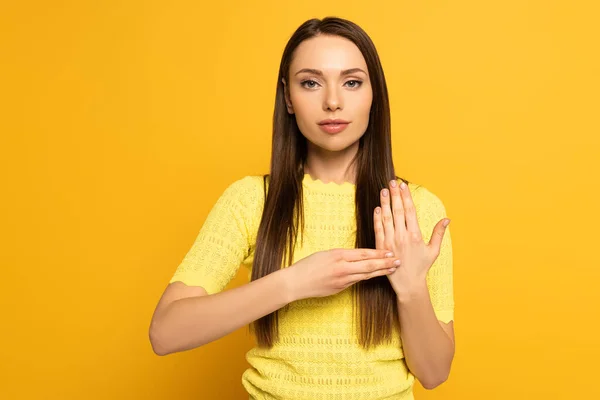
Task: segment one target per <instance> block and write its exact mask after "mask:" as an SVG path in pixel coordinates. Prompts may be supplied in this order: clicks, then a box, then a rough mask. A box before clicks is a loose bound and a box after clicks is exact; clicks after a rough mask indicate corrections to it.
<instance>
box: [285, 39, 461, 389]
mask: <svg viewBox="0 0 600 400" xmlns="http://www.w3.org/2000/svg"><path fill="white" fill-rule="evenodd" d="M355 68H359V69H361V70H362V71H363V72H352V73H351V74H349V75H344V74H342V71H345V70H350V69H355ZM303 69H316V70H319V71H322V75H317V74H315V73H312V72H302V71H301V70H303ZM289 80H290V81H289V82H286V81H285V79H283V80H282V82H283V84H284V87H285V94H286V96H285V98H286V103H287V111H288V112H289V113H290V114H295V116H296V122H297V124H298V127H299V129H300V131H301V133H302V135H303V136H304V137H305V138H306V139H307V143H308V157H307V163H306V165H305V172H307V173H308V174H310V175H311V177H312V178H315V179H320V180H321V181H323V182H325V183H327V182H335V183H338V184H341V183H343V182H351V183H355V176H356V171H355V170H354V167H353V165H351V160H352V158H353V157H354V156H355V155H356V152H357V151H358V143H359V139H360V138H361V136H362V135H363V134H364V133H365V131H366V129H367V126H368V124H369V111H370V108H371V104H372V101H373V91H372V87H371V82H370V79H369V75H368V71H367V64H366V61H365V59H364V57H363V56H362V53H361V52H360V50H359V49H358V47H357V46H356V45H355V44H354V43H352V42H351V41H349V40H347V39H345V38H342V37H338V36H329V35H320V36H317V37H314V38H311V39H309V40H306V41H304V42H303V43H302V44H300V45H299V46H298V48H297V49H296V52H295V55H294V59H293V61H292V63H291V65H290V71H289ZM326 118H341V119H345V120H347V121H350V124H349V125H348V127H347V128H346V129H345V130H344V131H343V132H341V133H338V134H336V135H330V134H328V133H326V132H323V131H322V130H321V129H320V128H319V126H318V125H317V123H318V122H319V121H321V120H323V119H326ZM386 190H387V192H386ZM384 193H386V195H384ZM392 209H393V210H392ZM374 212H375V222H376V223H375V231H376V237H377V243H378V247H377V248H378V249H379V248H386V249H389V250H392V251H393V252H394V254H396V255H400V256H399V257H400V258H401V259H402V264H401V266H400V267H399V268H398V269H397V271H396V272H394V273H393V274H392V275H389V276H388V278H389V279H390V283H391V284H392V287H393V288H394V290H395V291H396V293H397V294H398V308H399V311H400V315H401V317H400V320H401V324H402V326H403V327H404V328H403V334H402V341H403V347H404V351H405V356H406V361H407V365H408V366H409V368H410V369H411V371H412V372H413V373H414V374H415V376H416V377H417V378H418V379H419V381H420V382H421V383H422V384H423V386H424V387H425V388H427V389H432V388H434V387H436V386H438V385H439V384H441V383H442V382H444V381H445V380H446V379H447V377H448V374H449V372H450V366H451V363H452V359H453V357H454V348H455V346H454V322H453V321H450V322H449V323H447V324H446V323H444V322H442V321H438V320H437V319H436V318H435V314H434V311H433V307H432V305H431V301H430V300H429V293H428V289H427V285H426V281H425V277H426V276H427V272H428V271H429V268H430V267H431V265H432V264H433V262H434V261H435V259H436V258H437V255H438V254H439V246H440V245H441V240H442V237H443V234H444V232H445V228H444V227H443V226H442V222H443V220H440V221H439V222H438V224H437V225H436V227H435V228H434V233H433V235H432V240H431V241H430V244H425V243H424V242H423V240H422V237H421V231H420V228H419V225H418V223H417V220H416V213H415V210H414V204H413V202H412V198H411V196H410V191H409V190H402V191H401V190H400V187H399V186H398V185H397V184H396V182H395V181H391V182H390V186H389V188H382V192H381V207H378V208H377V209H376V210H374ZM424 333H425V334H424Z"/></svg>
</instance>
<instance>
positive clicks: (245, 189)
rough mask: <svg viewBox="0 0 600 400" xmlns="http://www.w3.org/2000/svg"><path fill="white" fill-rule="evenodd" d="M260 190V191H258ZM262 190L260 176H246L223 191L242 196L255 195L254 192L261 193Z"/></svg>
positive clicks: (261, 178)
mask: <svg viewBox="0 0 600 400" xmlns="http://www.w3.org/2000/svg"><path fill="white" fill-rule="evenodd" d="M259 189H260V190H259ZM262 189H263V176H262V175H246V176H243V177H241V178H238V179H236V180H234V181H232V182H231V183H229V186H228V187H227V189H225V191H229V192H232V193H237V194H239V195H244V194H255V192H259V191H261V192H262Z"/></svg>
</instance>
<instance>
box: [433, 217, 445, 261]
mask: <svg viewBox="0 0 600 400" xmlns="http://www.w3.org/2000/svg"><path fill="white" fill-rule="evenodd" d="M449 223H450V219H448V218H444V219H442V220H440V221H439V222H438V223H437V224H435V226H434V227H433V233H432V234H431V239H430V240H429V247H430V248H432V249H433V250H434V251H435V254H439V253H440V248H441V247H442V239H443V238H444V233H446V228H447V227H448V224H449Z"/></svg>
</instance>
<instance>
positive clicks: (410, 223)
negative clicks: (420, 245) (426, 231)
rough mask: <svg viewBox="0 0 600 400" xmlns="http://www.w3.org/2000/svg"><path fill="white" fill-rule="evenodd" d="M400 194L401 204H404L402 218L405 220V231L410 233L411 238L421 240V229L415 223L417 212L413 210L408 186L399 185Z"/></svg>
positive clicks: (416, 222)
mask: <svg viewBox="0 0 600 400" xmlns="http://www.w3.org/2000/svg"><path fill="white" fill-rule="evenodd" d="M400 193H401V196H402V202H403V204H404V218H405V219H406V230H407V231H408V232H412V234H413V237H415V238H419V239H422V237H421V228H419V223H418V221H417V211H416V209H415V203H414V202H413V199H412V196H411V194H410V190H409V188H408V186H407V185H406V184H405V183H404V182H402V183H401V184H400Z"/></svg>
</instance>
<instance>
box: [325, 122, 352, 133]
mask: <svg viewBox="0 0 600 400" xmlns="http://www.w3.org/2000/svg"><path fill="white" fill-rule="evenodd" d="M347 126H348V123H327V124H319V128H321V130H322V131H324V132H326V133H330V134H334V133H339V132H341V131H343V130H344V129H346V127H347Z"/></svg>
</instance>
